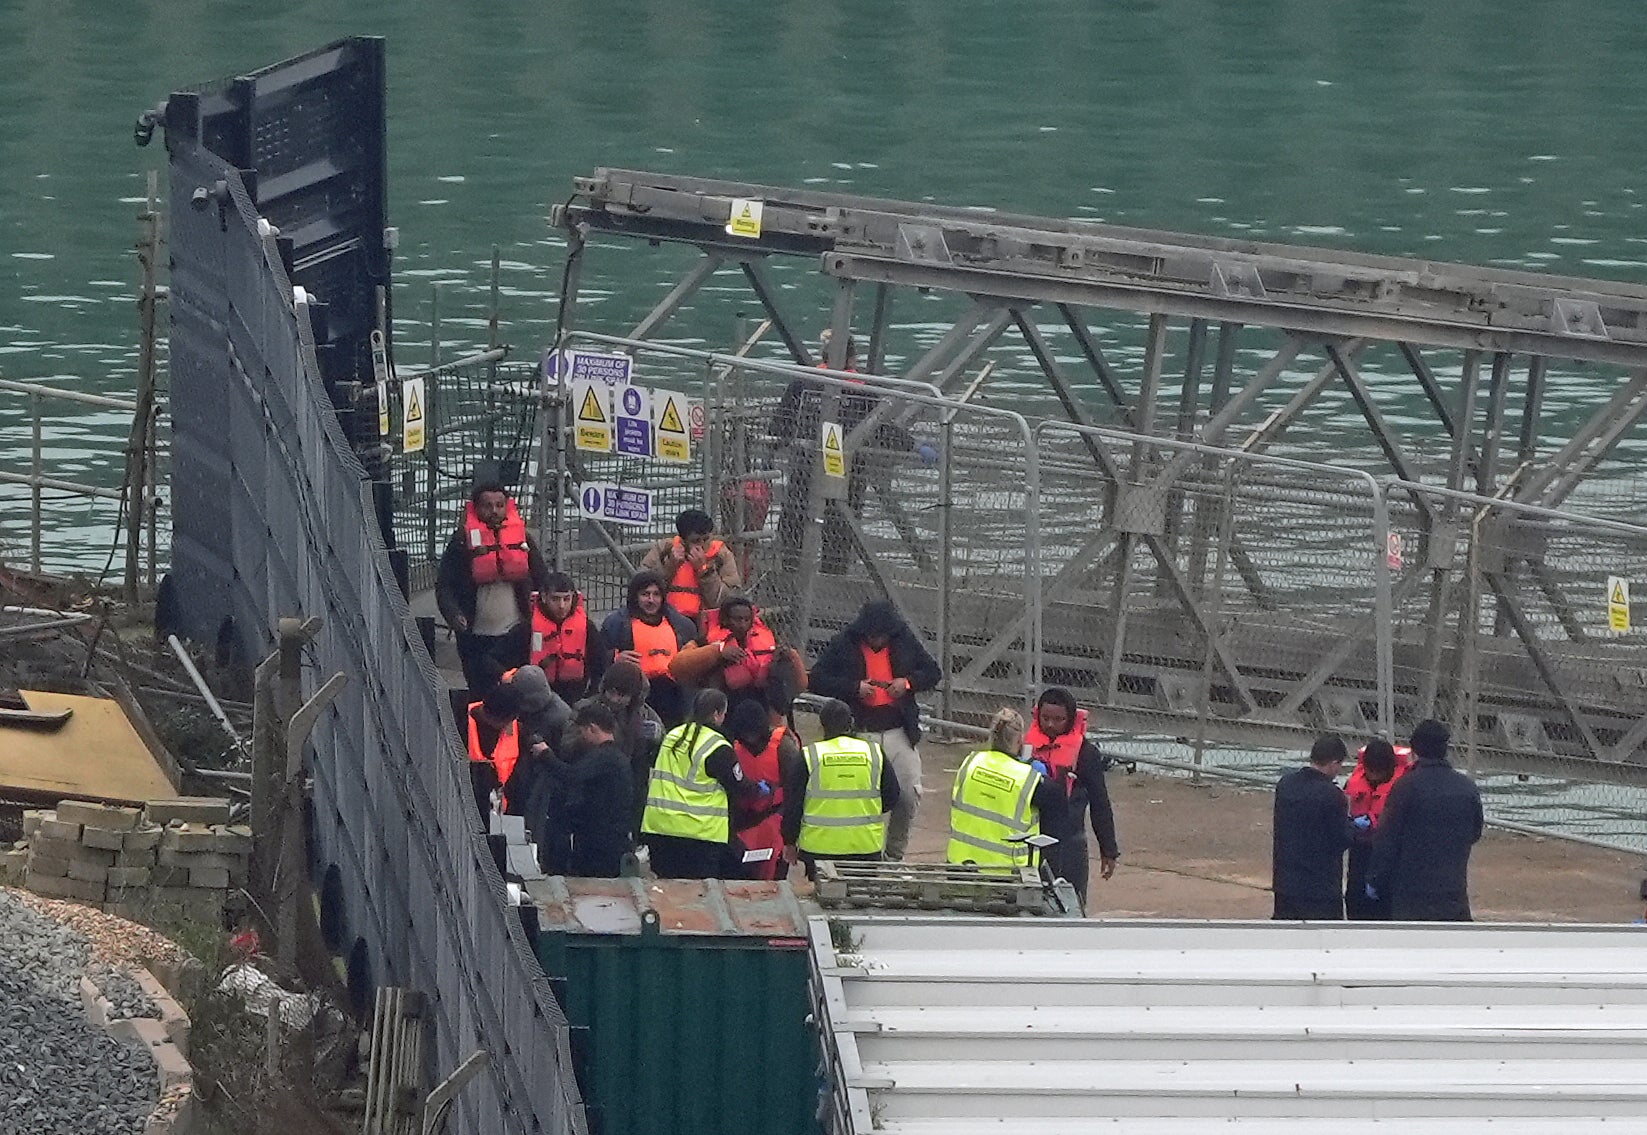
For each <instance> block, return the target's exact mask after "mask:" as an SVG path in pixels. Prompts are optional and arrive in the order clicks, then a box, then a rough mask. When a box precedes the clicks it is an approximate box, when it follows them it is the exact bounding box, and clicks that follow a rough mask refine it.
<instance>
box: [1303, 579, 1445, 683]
mask: <svg viewBox="0 0 1647 1135" xmlns="http://www.w3.org/2000/svg"><path fill="white" fill-rule="evenodd" d="M1422 578H1423V577H1422V576H1420V575H1419V574H1418V573H1416V572H1415V573H1413V574H1412V575H1409V576H1408V577H1407V578H1406V579H1403V580H1402V581H1401V582H1400V583H1399V584H1397V585H1396V589H1395V594H1394V595H1393V596H1392V597H1391V599H1390V605H1391V606H1392V607H1399V606H1400V605H1401V604H1402V603H1404V602H1406V600H1407V598H1408V596H1410V595H1411V594H1412V592H1413V591H1414V590H1416V589H1417V587H1418V583H1419V580H1420V579H1422ZM1377 618H1378V612H1377V611H1376V610H1371V611H1368V612H1367V613H1366V614H1365V615H1363V616H1362V617H1361V618H1359V619H1357V620H1356V621H1355V623H1354V624H1353V625H1352V626H1351V627H1350V629H1349V630H1348V631H1347V632H1346V633H1345V634H1344V637H1343V638H1342V639H1340V640H1339V643H1338V645H1337V646H1335V647H1333V648H1332V649H1331V650H1330V651H1328V652H1327V653H1326V654H1324V655H1322V656H1321V660H1320V661H1319V662H1317V663H1316V664H1315V666H1314V668H1312V669H1311V670H1310V672H1309V673H1308V674H1306V675H1304V677H1303V678H1302V679H1301V680H1300V681H1299V683H1298V685H1297V686H1295V687H1293V691H1292V693H1290V694H1288V695H1287V700H1286V701H1284V702H1282V703H1281V704H1280V705H1279V706H1277V707H1276V713H1277V714H1280V715H1283V716H1284V715H1286V714H1290V713H1297V712H1299V711H1300V710H1301V709H1303V707H1304V703H1305V702H1306V701H1307V700H1309V697H1310V695H1311V694H1313V693H1315V691H1316V690H1318V689H1320V688H1321V687H1322V686H1323V685H1324V684H1326V681H1327V679H1328V678H1330V677H1332V676H1333V672H1334V671H1336V670H1337V669H1338V667H1339V666H1341V665H1343V663H1344V660H1345V659H1346V658H1348V657H1349V656H1350V655H1351V654H1353V653H1355V648H1356V647H1358V646H1361V645H1362V644H1363V643H1364V641H1365V640H1366V639H1367V638H1368V637H1369V636H1370V635H1371V634H1372V632H1373V630H1374V629H1375V628H1374V621H1375V620H1376V619H1377Z"/></svg>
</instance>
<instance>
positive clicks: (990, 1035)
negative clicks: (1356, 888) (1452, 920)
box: [811, 915, 1647, 1135]
mask: <svg viewBox="0 0 1647 1135" xmlns="http://www.w3.org/2000/svg"><path fill="white" fill-rule="evenodd" d="M811 931H812V942H813V956H814V964H815V966H816V971H817V972H816V975H815V980H816V983H817V985H818V997H817V1000H818V1001H819V1003H820V1006H821V1013H822V1014H823V1015H824V1016H825V1017H826V1018H827V1025H828V1037H827V1041H828V1044H829V1047H830V1058H831V1062H832V1063H833V1064H834V1065H835V1067H836V1068H837V1069H838V1073H837V1076H836V1083H837V1085H838V1086H839V1087H840V1088H841V1089H843V1090H838V1091H837V1093H836V1098H835V1100H834V1101H833V1105H834V1107H833V1110H834V1115H835V1117H836V1119H835V1122H834V1124H833V1128H832V1131H833V1135H847V1133H848V1132H850V1133H851V1135H859V1133H865V1135H867V1133H868V1132H871V1131H875V1132H880V1133H882V1135H938V1133H939V1132H943V1133H944V1135H969V1133H972V1132H980V1133H981V1132H986V1131H987V1132H989V1133H990V1135H1012V1133H1015V1132H1024V1133H1026V1135H1027V1133H1033V1135H1059V1133H1069V1135H1085V1133H1088V1132H1091V1133H1097V1132H1103V1133H1105V1135H1211V1133H1215V1132H1216V1133H1218V1135H1243V1133H1247V1132H1251V1133H1254V1135H1257V1133H1260V1132H1261V1133H1264V1135H1303V1133H1304V1132H1306V1131H1309V1132H1311V1133H1315V1132H1319V1131H1322V1130H1330V1131H1332V1132H1333V1133H1334V1135H1362V1133H1365V1135H1375V1133H1379V1132H1394V1131H1397V1130H1400V1131H1403V1132H1423V1133H1425V1135H1428V1133H1431V1132H1434V1133H1437V1135H1478V1133H1479V1135H1532V1133H1533V1132H1539V1133H1545V1132H1551V1131H1558V1132H1560V1133H1561V1135H1588V1133H1590V1132H1593V1131H1608V1132H1612V1131H1623V1130H1625V1129H1626V1128H1627V1127H1629V1126H1631V1125H1633V1124H1641V1125H1642V1126H1641V1127H1640V1128H1639V1129H1642V1130H1647V1120H1643V1118H1642V1117H1643V1116H1644V1115H1647V1043H1644V1042H1647V965H1644V964H1643V963H1644V961H1647V931H1643V930H1638V929H1634V928H1629V927H1596V926H1590V927H1572V926H1551V927H1542V926H1541V927H1532V926H1506V925H1496V926H1495V925H1485V924H1479V925H1462V926H1459V925H1412V924H1391V923H1385V924H1377V923H1340V924H1336V925H1334V924H1325V923H1320V924H1315V923H1312V924H1297V923H1250V922H1249V923H1234V922H1226V923H1205V922H1170V923H1169V922H1123V921H1114V922H1110V921H1104V920H1097V919H1094V920H1086V921H1078V922H1077V921H1041V920H1029V919H1015V920H1003V919H971V918H965V919H963V918H942V917H925V916H922V917H916V916H910V917H892V916H886V915H880V916H873V915H864V916H852V915H844V916H834V917H829V918H821V917H820V918H815V919H813V920H812V926H811ZM1603 1123H1605V1124H1606V1126H1605V1127H1603V1126H1602V1124H1603Z"/></svg>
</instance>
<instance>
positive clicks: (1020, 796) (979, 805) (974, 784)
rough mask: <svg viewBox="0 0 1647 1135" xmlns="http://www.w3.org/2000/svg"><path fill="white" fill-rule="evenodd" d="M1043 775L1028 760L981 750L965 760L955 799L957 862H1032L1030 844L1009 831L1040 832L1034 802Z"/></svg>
mask: <svg viewBox="0 0 1647 1135" xmlns="http://www.w3.org/2000/svg"><path fill="white" fill-rule="evenodd" d="M1040 783H1041V777H1040V774H1039V773H1037V772H1036V771H1035V770H1034V769H1032V768H1030V767H1029V766H1028V765H1027V764H1025V763H1024V762H1023V761H1020V760H1016V759H1014V758H1012V757H1009V756H1007V755H1006V754H1005V753H997V752H994V751H993V750H990V749H981V750H979V751H978V752H976V753H973V754H972V755H971V756H969V757H967V759H966V760H964V761H962V762H961V770H960V771H959V772H958V773H956V774H955V791H954V792H953V793H952V794H951V795H950V798H949V853H948V856H947V858H948V859H949V861H950V862H951V863H976V864H977V865H978V866H980V867H1026V866H1028V865H1029V848H1028V847H1026V846H1024V845H1023V844H1021V843H1008V842H1006V837H1007V836H1009V835H1024V834H1028V835H1038V834H1039V833H1040V830H1041V823H1040V818H1039V817H1038V816H1036V815H1035V809H1034V808H1033V807H1032V806H1031V804H1030V798H1031V797H1032V796H1034V795H1035V786H1036V785H1038V784H1040Z"/></svg>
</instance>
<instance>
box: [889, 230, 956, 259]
mask: <svg viewBox="0 0 1647 1135" xmlns="http://www.w3.org/2000/svg"><path fill="white" fill-rule="evenodd" d="M895 255H896V256H897V257H898V259H899V260H911V261H914V262H916V263H918V264H953V263H955V258H954V257H953V256H951V255H950V252H949V242H948V241H947V240H945V239H944V230H943V229H941V228H939V227H938V226H937V225H915V224H909V223H908V222H905V223H904V224H900V225H899V226H898V243H897V245H896V249H895Z"/></svg>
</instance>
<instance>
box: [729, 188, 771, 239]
mask: <svg viewBox="0 0 1647 1135" xmlns="http://www.w3.org/2000/svg"><path fill="white" fill-rule="evenodd" d="M764 204H765V203H764V202H761V201H750V200H745V199H744V198H742V197H738V198H734V199H733V201H732V215H731V217H730V218H729V219H728V220H727V222H726V235H727V236H746V237H758V236H760V235H761V209H762V208H763V207H764Z"/></svg>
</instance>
